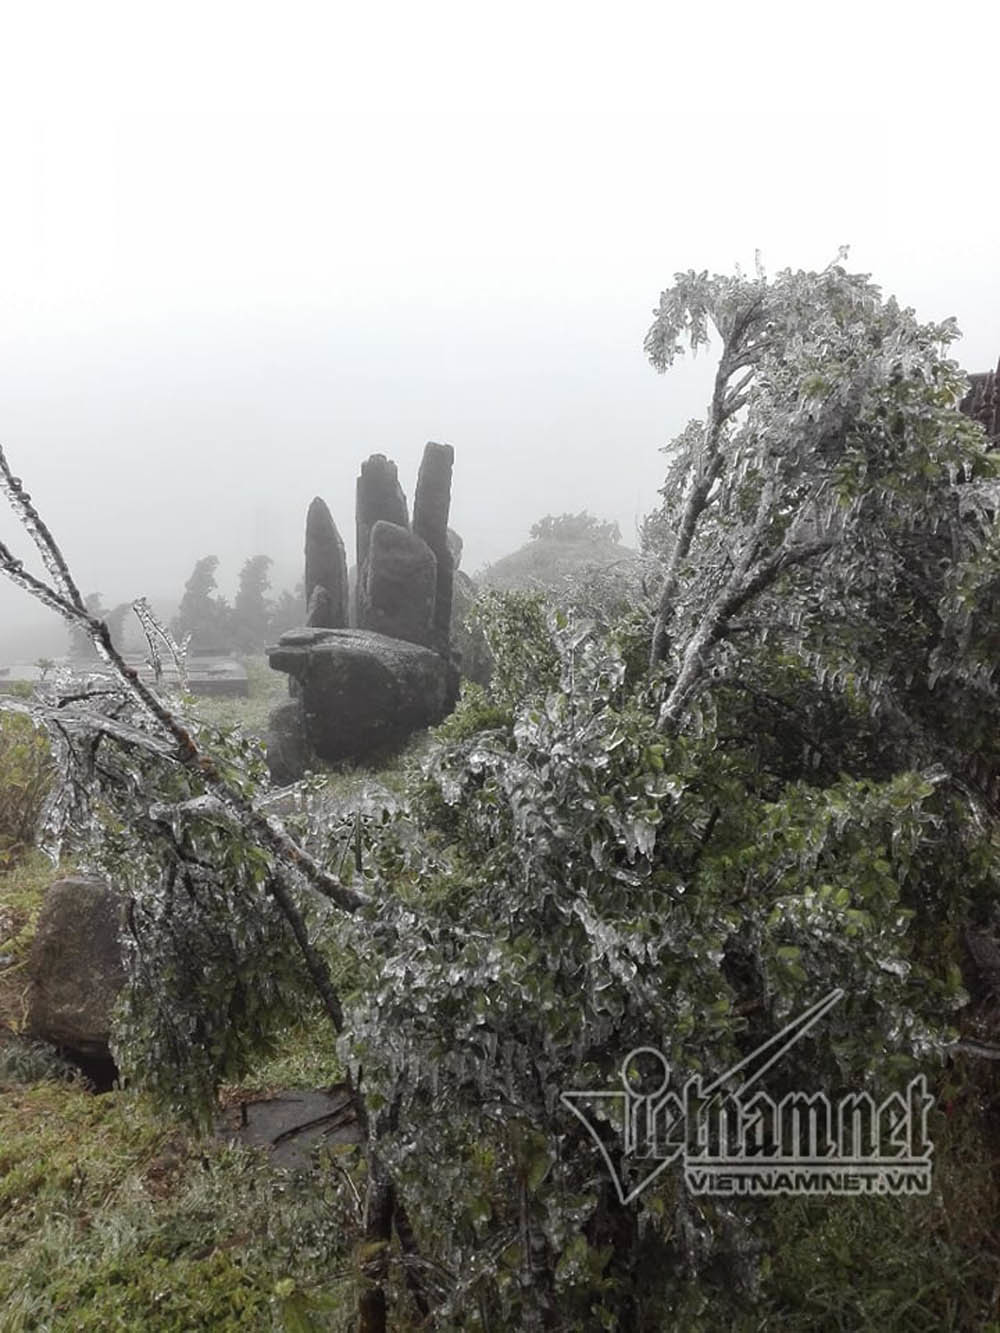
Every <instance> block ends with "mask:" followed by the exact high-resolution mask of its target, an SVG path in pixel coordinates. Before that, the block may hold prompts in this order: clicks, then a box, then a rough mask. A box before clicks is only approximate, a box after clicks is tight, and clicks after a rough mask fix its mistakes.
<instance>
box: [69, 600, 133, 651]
mask: <svg viewBox="0 0 1000 1333" xmlns="http://www.w3.org/2000/svg"><path fill="white" fill-rule="evenodd" d="M85 605H86V608H87V611H88V613H89V614H90V615H92V616H93V617H94V618H95V619H96V620H103V621H104V622H105V624H106V625H107V627H108V630H109V631H110V634H111V640H112V642H113V643H114V645H115V647H116V648H118V650H119V651H121V648H122V644H123V641H124V638H125V617H126V615H127V614H128V611H129V605H128V602H122V603H120V604H119V605H118V606H116V607H115V608H114V610H112V611H109V610H108V609H107V608H106V607H105V606H104V605H103V603H102V601H101V594H100V593H99V592H92V593H91V594H90V596H89V597H87V599H86V601H85ZM69 655H70V657H71V658H72V659H73V660H74V661H75V662H88V661H96V659H97V650H96V649H95V647H94V645H93V642H92V640H91V637H90V635H88V634H87V633H86V631H85V630H83V629H81V628H80V627H79V625H73V626H72V627H71V628H70V632H69Z"/></svg>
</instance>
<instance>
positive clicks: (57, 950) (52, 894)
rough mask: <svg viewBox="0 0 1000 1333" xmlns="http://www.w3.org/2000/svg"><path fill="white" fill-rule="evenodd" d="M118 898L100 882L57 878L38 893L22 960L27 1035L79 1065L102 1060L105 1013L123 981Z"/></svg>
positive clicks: (106, 1055) (106, 1049)
mask: <svg viewBox="0 0 1000 1333" xmlns="http://www.w3.org/2000/svg"><path fill="white" fill-rule="evenodd" d="M123 908H124V900H123V898H122V896H121V895H120V894H118V893H116V892H115V891H114V890H113V889H110V888H108V886H107V885H106V884H104V883H103V882H102V881H101V880H98V879H92V878H88V877H86V876H72V877H70V878H68V879H61V880H57V881H56V882H55V883H54V884H52V885H51V886H50V888H49V890H48V892H47V893H46V895H45V900H44V902H43V904H42V910H41V913H40V914H39V918H38V925H37V927H36V929H35V938H34V941H33V942H32V946H31V956H30V959H29V962H28V975H29V986H28V1015H27V1024H26V1028H27V1031H28V1033H29V1035H30V1036H32V1037H37V1038H39V1039H41V1040H42V1041H47V1042H50V1043H51V1044H52V1045H54V1046H59V1047H61V1048H63V1049H64V1050H65V1051H66V1052H67V1053H68V1054H69V1055H71V1056H72V1057H74V1058H77V1059H79V1060H80V1061H82V1062H110V1061H111V1058H112V1057H111V1049H110V1045H109V1041H110V1036H111V1011H112V1009H113V1008H114V1004H115V1001H116V1000H117V998H118V994H119V991H120V990H121V988H122V986H123V985H124V982H125V968H124V964H123V961H122V946H121V927H122V913H123Z"/></svg>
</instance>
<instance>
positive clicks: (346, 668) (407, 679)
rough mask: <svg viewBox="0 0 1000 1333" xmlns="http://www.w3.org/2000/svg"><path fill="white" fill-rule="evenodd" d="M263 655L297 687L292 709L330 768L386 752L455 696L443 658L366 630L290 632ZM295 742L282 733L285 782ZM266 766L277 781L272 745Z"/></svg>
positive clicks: (452, 674) (442, 712)
mask: <svg viewBox="0 0 1000 1333" xmlns="http://www.w3.org/2000/svg"><path fill="white" fill-rule="evenodd" d="M268 656H269V658H270V662H271V666H272V667H274V669H275V670H276V671H287V672H288V674H289V675H290V676H292V677H293V678H294V679H295V680H296V681H297V682H298V686H299V692H298V696H297V698H296V700H295V701H294V702H293V704H292V705H291V707H293V708H299V707H300V708H301V717H302V722H303V730H304V733H305V735H306V737H307V738H308V742H309V745H310V747H311V748H312V749H313V751H314V752H315V753H316V754H317V755H318V756H319V757H320V758H321V759H325V760H326V761H327V762H328V763H338V762H340V761H342V760H358V759H363V758H365V759H366V758H371V757H373V756H377V755H380V754H384V753H387V752H389V751H391V750H393V749H395V748H397V747H398V746H400V745H402V744H404V743H405V742H406V741H407V740H408V739H409V737H410V736H412V735H413V733H414V732H415V731H420V730H421V729H422V728H423V727H429V726H433V724H434V723H435V722H440V721H441V720H442V719H443V718H445V717H447V715H448V713H449V712H450V711H451V710H452V708H454V706H455V703H456V701H457V698H458V685H459V677H458V668H457V667H456V666H455V665H454V664H453V663H452V662H450V661H449V660H448V659H447V658H444V657H442V656H440V654H438V653H435V652H432V651H431V650H430V649H429V648H423V647H420V646H419V645H418V644H415V643H405V642H404V641H403V640H402V639H393V638H388V637H386V635H384V634H376V633H374V632H373V631H371V630H362V629H341V630H326V629H293V630H289V632H288V633H287V634H283V635H282V636H281V639H280V641H279V643H278V645H277V647H275V648H272V649H271V650H270V652H269V654H268ZM289 707H290V705H289V704H282V705H281V706H280V708H278V709H276V710H275V712H274V713H272V715H271V719H272V725H273V724H275V722H276V720H277V719H276V716H275V715H276V714H278V713H280V714H281V715H282V720H284V721H285V722H286V723H287V722H288V721H289V720H290V715H289V714H288V712H287V710H288V709H289ZM296 743H297V742H296V741H295V739H294V737H290V736H289V735H288V732H287V730H286V732H285V734H284V737H283V744H284V747H285V748H284V750H283V751H282V756H283V758H285V760H286V765H285V768H284V770H283V773H282V775H283V776H284V777H285V778H286V780H287V779H288V770H289V769H292V770H294V768H295V762H296V759H295V755H294V753H293V748H294V745H295V744H296ZM288 757H291V760H292V762H291V764H288V763H287V759H288ZM268 761H269V763H271V764H272V775H273V776H274V777H275V780H276V781H280V780H281V777H280V776H279V773H278V772H277V771H275V769H276V766H275V765H274V764H273V763H272V761H271V749H270V745H269V748H268ZM299 762H301V758H300V759H299ZM296 776H300V774H296Z"/></svg>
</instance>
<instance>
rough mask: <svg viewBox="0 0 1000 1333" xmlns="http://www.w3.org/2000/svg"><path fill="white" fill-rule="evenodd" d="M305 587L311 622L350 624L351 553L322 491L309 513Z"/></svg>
mask: <svg viewBox="0 0 1000 1333" xmlns="http://www.w3.org/2000/svg"><path fill="white" fill-rule="evenodd" d="M317 589H320V590H321V591H320V593H319V594H318V595H317ZM305 591H306V607H307V621H306V623H307V624H309V625H317V626H322V627H324V628H327V629H341V628H343V627H344V626H345V625H346V624H347V556H346V554H345V551H344V543H343V541H342V540H341V536H340V533H339V532H338V531H337V525H336V523H334V521H333V517H332V515H331V514H330V511H329V509H328V508H327V507H326V504H325V502H324V501H323V500H321V499H320V498H319V496H318V495H317V496H316V498H315V499H314V500H313V502H312V504H311V505H310V506H309V512H308V513H307V514H306V572H305Z"/></svg>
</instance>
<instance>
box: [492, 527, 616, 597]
mask: <svg viewBox="0 0 1000 1333" xmlns="http://www.w3.org/2000/svg"><path fill="white" fill-rule="evenodd" d="M638 563H639V555H638V552H636V551H633V550H632V549H631V547H628V546H622V545H621V544H620V543H619V542H610V541H590V540H583V541H565V540H556V539H554V538H551V537H549V538H543V537H537V538H535V539H534V541H530V542H526V543H525V545H524V546H522V547H521V548H520V550H517V551H514V552H513V553H512V554H511V555H505V556H503V558H502V559H500V560H496V561H494V563H493V564H492V565H487V566H486V567H485V568H484V569H481V570H480V571H479V572H478V574H476V575H475V582H476V583H477V584H478V585H479V586H480V587H484V588H496V589H498V590H499V591H503V592H505V591H508V590H510V589H513V588H524V589H532V588H534V589H538V590H539V591H541V590H543V589H544V590H545V591H548V592H558V591H559V589H560V587H561V586H563V585H564V584H565V583H566V581H567V580H568V579H570V578H572V576H574V575H578V574H581V573H583V572H584V571H586V570H590V569H594V568H597V569H607V568H608V567H609V566H612V565H620V566H621V568H622V570H623V572H624V571H627V570H632V569H634V568H635V567H636V566H637V565H638Z"/></svg>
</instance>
